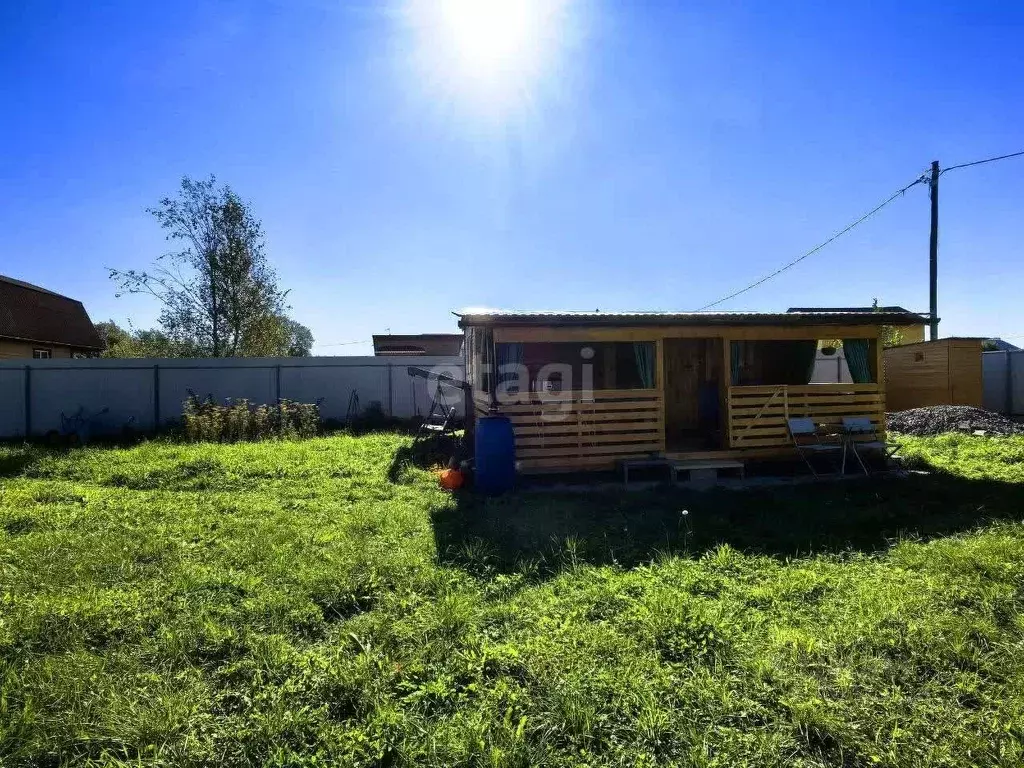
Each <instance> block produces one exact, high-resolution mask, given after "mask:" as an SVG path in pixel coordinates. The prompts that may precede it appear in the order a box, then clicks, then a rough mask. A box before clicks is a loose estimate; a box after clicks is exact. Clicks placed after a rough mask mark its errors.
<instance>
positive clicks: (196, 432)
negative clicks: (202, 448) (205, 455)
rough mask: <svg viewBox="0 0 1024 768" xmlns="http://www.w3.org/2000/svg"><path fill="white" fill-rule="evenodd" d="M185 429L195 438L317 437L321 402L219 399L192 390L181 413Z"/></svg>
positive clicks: (215, 440) (225, 440)
mask: <svg viewBox="0 0 1024 768" xmlns="http://www.w3.org/2000/svg"><path fill="white" fill-rule="evenodd" d="M181 421H182V433H183V436H184V438H185V439H186V440H189V441H192V442H200V441H201V442H213V443H237V442H242V441H252V440H268V439H270V438H275V437H276V438H305V437H315V436H316V435H317V433H318V432H319V431H320V404H319V403H296V402H293V401H291V400H280V401H278V403H277V404H276V405H266V404H260V405H254V404H252V403H250V402H249V401H248V400H247V399H245V398H239V399H237V400H232V399H230V398H229V399H228V400H226V401H225V402H224V404H223V405H222V404H220V403H216V402H214V400H213V396H212V395H207V396H206V397H205V398H204V399H200V398H199V397H198V396H197V395H196V394H195V393H194V392H189V396H188V398H187V399H186V400H185V404H184V407H183V409H182V415H181Z"/></svg>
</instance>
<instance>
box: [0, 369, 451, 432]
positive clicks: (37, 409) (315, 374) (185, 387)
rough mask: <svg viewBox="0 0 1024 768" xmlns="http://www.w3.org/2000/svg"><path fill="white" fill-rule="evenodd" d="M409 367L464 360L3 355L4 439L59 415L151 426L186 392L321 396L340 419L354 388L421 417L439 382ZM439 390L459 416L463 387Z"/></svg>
mask: <svg viewBox="0 0 1024 768" xmlns="http://www.w3.org/2000/svg"><path fill="white" fill-rule="evenodd" d="M409 366H418V367H420V368H428V369H430V370H433V371H436V372H439V373H442V372H443V373H446V374H448V375H450V376H452V377H454V378H457V379H462V378H465V366H464V365H463V362H462V358H461V357H434V356H430V357H419V356H416V357H391V358H388V357H283V358H276V357H275V358H222V359H203V360H171V359H152V358H149V359H133V360H4V361H0V438H3V437H23V436H25V435H45V434H47V433H48V432H50V431H51V430H57V431H60V430H61V422H62V419H61V414H63V415H64V416H65V417H72V416H74V415H76V414H79V413H80V414H81V415H82V416H83V417H85V418H89V419H93V420H94V421H93V424H94V427H93V428H94V429H97V428H99V429H106V430H110V431H119V430H120V429H121V427H122V426H124V425H128V424H131V426H132V427H133V428H134V429H136V430H140V431H152V430H153V429H154V428H155V427H157V426H158V425H162V424H165V423H166V422H168V421H173V420H175V419H177V418H179V417H180V416H181V406H182V403H183V402H184V400H185V398H186V397H188V394H189V391H192V392H194V393H195V394H197V395H198V396H200V397H206V396H207V395H212V396H213V397H214V399H215V400H223V399H225V398H243V397H244V398H248V399H249V400H250V401H252V402H254V403H276V402H277V400H278V399H279V398H284V399H288V400H295V401H298V402H303V403H312V402H316V401H318V400H319V401H321V405H320V408H321V413H322V415H323V417H324V418H325V419H338V420H342V419H344V418H345V417H346V415H347V412H348V408H349V400H350V398H351V396H352V393H353V392H355V393H356V394H357V395H358V397H359V405H360V409H361V410H363V411H365V410H366V408H367V406H369V404H370V403H372V402H375V401H376V402H379V403H380V404H381V407H382V409H383V411H384V413H386V414H388V415H391V416H396V417H402V418H408V417H413V416H417V415H422V416H425V415H426V413H427V411H429V409H430V401H431V398H432V397H433V394H434V389H435V387H436V383H435V382H434V381H433V380H427V379H424V378H419V377H413V376H410V375H409V374H408V372H407V370H406V369H407V368H408V367H409ZM445 394H446V396H447V398H448V401H449V404H450V405H451V406H453V407H455V408H456V409H458V413H459V414H460V415H462V414H463V413H464V403H463V402H462V395H461V392H460V391H459V390H458V389H453V388H451V387H447V388H445ZM104 409H106V412H105V413H104V412H103V411H104ZM101 414H102V415H101Z"/></svg>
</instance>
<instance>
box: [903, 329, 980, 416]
mask: <svg viewBox="0 0 1024 768" xmlns="http://www.w3.org/2000/svg"><path fill="white" fill-rule="evenodd" d="M883 358H884V368H885V385H886V396H887V401H888V405H889V410H891V411H904V410H906V409H908V408H922V407H925V406H929V405H973V406H976V407H981V401H982V372H981V365H982V363H981V340H980V339H939V340H937V341H927V342H924V343H921V344H908V345H904V346H901V347H892V348H890V349H887V350H885V352H884V353H883Z"/></svg>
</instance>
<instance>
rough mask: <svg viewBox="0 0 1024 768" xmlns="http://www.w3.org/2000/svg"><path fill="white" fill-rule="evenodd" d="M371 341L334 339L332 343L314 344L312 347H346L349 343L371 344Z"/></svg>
mask: <svg viewBox="0 0 1024 768" xmlns="http://www.w3.org/2000/svg"><path fill="white" fill-rule="evenodd" d="M372 343H373V342H372V341H370V340H369V339H363V340H360V341H336V342H334V343H332V344H314V345H313V346H314V347H347V346H349V345H350V344H372Z"/></svg>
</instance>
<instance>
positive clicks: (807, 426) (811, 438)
mask: <svg viewBox="0 0 1024 768" xmlns="http://www.w3.org/2000/svg"><path fill="white" fill-rule="evenodd" d="M786 423H787V426H788V427H789V436H790V437H791V438H792V440H793V445H795V446H796V449H797V451H798V452H799V454H800V458H801V459H803V460H804V464H806V465H807V468H808V469H809V470H811V474H812V475H814V476H815V477H819V475H818V471H817V470H816V469H815V468H814V464H812V463H811V458H810V457H811V456H829V455H831V456H834V455H835V454H837V453H840V452H844V457H843V462H844V464H845V461H846V458H845V448H846V446H845V444H844V443H843V442H838V443H833V442H825V441H823V440H822V439H821V438H822V435H821V433H820V432H819V431H818V427H817V425H816V424H815V423H814V419H809V418H798V419H787V420H786Z"/></svg>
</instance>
